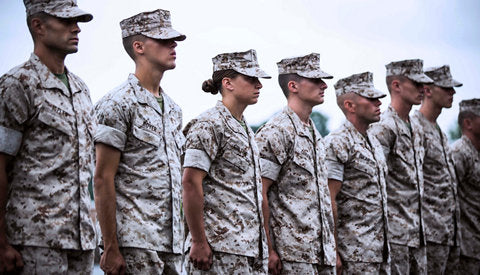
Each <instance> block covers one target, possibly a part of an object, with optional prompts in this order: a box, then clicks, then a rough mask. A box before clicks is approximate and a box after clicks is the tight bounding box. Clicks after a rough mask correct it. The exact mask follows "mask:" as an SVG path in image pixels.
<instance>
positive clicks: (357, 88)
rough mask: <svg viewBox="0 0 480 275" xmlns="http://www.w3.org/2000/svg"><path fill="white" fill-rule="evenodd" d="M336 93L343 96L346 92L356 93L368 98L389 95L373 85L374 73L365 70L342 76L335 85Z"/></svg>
mask: <svg viewBox="0 0 480 275" xmlns="http://www.w3.org/2000/svg"><path fill="white" fill-rule="evenodd" d="M334 87H335V94H336V95H337V97H338V96H341V95H343V94H346V93H356V94H359V95H361V96H363V97H366V98H382V97H385V96H387V95H386V94H385V93H384V92H382V91H380V90H377V89H375V87H374V86H373V74H372V73H371V72H364V73H360V74H354V75H351V76H349V77H345V78H342V79H340V80H338V81H337V83H335V85H334Z"/></svg>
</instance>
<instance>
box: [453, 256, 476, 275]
mask: <svg viewBox="0 0 480 275" xmlns="http://www.w3.org/2000/svg"><path fill="white" fill-rule="evenodd" d="M458 274H462V275H479V274H480V259H475V258H470V257H467V256H464V255H460V261H459V265H458Z"/></svg>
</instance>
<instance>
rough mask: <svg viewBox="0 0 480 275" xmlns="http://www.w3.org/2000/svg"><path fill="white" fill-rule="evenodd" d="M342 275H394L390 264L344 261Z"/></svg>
mask: <svg viewBox="0 0 480 275" xmlns="http://www.w3.org/2000/svg"><path fill="white" fill-rule="evenodd" d="M342 274H349V275H350V274H381V275H387V274H388V275H389V274H392V273H391V271H390V263H386V262H385V263H362V262H348V261H342Z"/></svg>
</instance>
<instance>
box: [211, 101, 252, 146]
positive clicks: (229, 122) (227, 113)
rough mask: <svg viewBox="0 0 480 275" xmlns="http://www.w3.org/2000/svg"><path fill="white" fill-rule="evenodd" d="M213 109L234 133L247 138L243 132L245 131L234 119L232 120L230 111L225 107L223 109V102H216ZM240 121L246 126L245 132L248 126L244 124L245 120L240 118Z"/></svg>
mask: <svg viewBox="0 0 480 275" xmlns="http://www.w3.org/2000/svg"><path fill="white" fill-rule="evenodd" d="M215 108H216V109H217V110H218V111H219V112H220V114H221V115H222V116H223V118H224V119H225V121H226V123H227V126H228V127H229V128H230V129H232V130H233V131H234V132H237V133H239V134H242V135H244V136H246V137H248V134H247V133H246V132H245V129H244V128H243V127H242V125H241V124H240V123H239V122H238V121H237V119H236V118H234V117H233V116H232V114H231V113H230V111H229V110H228V109H227V107H225V105H223V102H222V101H220V100H219V101H217V105H216V106H215ZM242 121H243V123H245V125H247V131H248V130H249V129H248V128H249V126H248V124H247V123H246V121H245V118H244V117H243V116H242Z"/></svg>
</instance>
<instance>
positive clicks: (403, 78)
mask: <svg viewBox="0 0 480 275" xmlns="http://www.w3.org/2000/svg"><path fill="white" fill-rule="evenodd" d="M24 4H25V7H26V12H27V24H28V28H29V30H30V32H31V35H32V37H33V42H34V52H33V53H32V55H31V57H30V59H29V60H28V61H27V62H25V63H23V64H22V65H20V66H18V67H15V68H13V69H12V70H10V71H9V72H7V73H6V74H4V75H3V76H2V77H1V78H0V98H1V101H0V273H6V272H12V271H15V272H19V273H21V274H90V273H91V272H92V268H93V261H94V249H95V248H96V246H97V242H96V229H95V225H94V221H93V219H92V217H91V214H90V211H91V207H90V197H89V192H88V183H89V182H90V181H91V180H92V177H93V180H94V183H95V184H94V186H95V187H94V190H95V206H96V212H97V217H98V221H99V225H100V228H101V233H102V234H101V235H102V239H101V244H100V247H101V248H102V250H103V254H102V256H101V260H100V267H101V268H102V269H103V270H104V271H105V273H107V274H124V273H126V274H182V273H183V274H185V273H187V274H266V273H267V272H269V273H272V274H340V273H343V274H410V273H412V274H426V273H429V274H455V273H462V274H479V270H480V221H479V219H480V201H479V200H478V198H479V197H480V188H479V186H480V99H472V100H466V101H462V102H461V103H460V114H459V124H460V127H461V129H462V133H463V135H462V137H461V139H460V140H458V141H457V142H456V143H455V144H453V145H452V147H451V148H449V146H448V144H447V138H446V136H445V134H444V133H443V132H442V131H441V129H440V128H439V127H438V124H437V123H436V120H437V118H438V116H439V115H440V113H441V111H442V109H443V108H450V107H451V105H452V100H453V95H454V94H455V90H454V87H459V86H461V85H462V84H461V83H459V82H457V81H455V80H453V79H452V76H451V74H450V70H449V67H448V66H442V67H437V68H431V69H427V70H425V71H424V70H423V62H422V60H419V59H415V60H404V61H399V62H392V63H390V64H388V65H386V69H387V77H386V81H387V86H388V90H389V93H390V96H391V103H390V106H389V107H388V109H387V110H386V111H385V112H384V113H383V114H382V115H380V109H379V106H380V104H381V103H380V100H379V99H380V98H382V97H385V96H386V95H385V93H383V92H382V91H379V90H377V89H375V87H374V86H373V77H372V73H370V72H364V73H360V74H354V75H352V76H349V77H346V78H343V79H340V80H338V81H337V82H336V83H335V85H334V87H335V93H336V97H337V104H338V106H339V107H340V109H341V111H342V112H343V114H344V115H345V117H346V120H345V122H344V123H343V125H341V126H340V128H339V129H337V130H335V131H333V132H332V133H331V134H330V135H328V136H327V137H326V138H325V139H323V138H322V137H321V136H320V134H319V132H318V131H317V129H315V126H314V124H313V123H312V120H311V119H310V118H309V116H310V114H311V112H312V108H313V107H314V106H316V105H318V104H322V103H323V101H324V92H325V89H326V88H327V84H326V83H325V82H324V79H331V78H333V77H332V76H331V75H330V74H328V73H326V72H324V71H322V70H321V69H320V56H319V54H316V53H312V54H309V55H306V56H302V57H295V58H286V59H283V60H281V61H280V62H278V63H277V65H278V70H279V76H278V82H279V84H280V88H281V90H282V91H283V93H284V95H285V97H286V98H287V102H288V103H287V106H285V108H284V109H283V110H282V111H281V112H280V113H278V114H276V115H275V116H274V117H273V118H272V119H271V120H270V121H269V122H267V123H266V124H265V125H264V126H263V127H261V128H260V129H259V130H258V132H257V133H256V134H255V133H253V132H252V130H251V129H250V127H249V126H248V124H247V122H246V121H245V119H244V118H243V115H242V114H243V112H244V110H245V108H246V107H247V106H249V105H252V104H255V103H256V102H257V100H258V97H259V90H260V89H261V88H262V84H261V83H260V81H259V78H270V76H269V75H268V74H267V73H265V72H264V71H263V70H261V69H260V67H259V65H258V62H257V57H256V53H255V51H254V50H249V51H246V52H235V53H222V54H219V55H217V56H215V57H214V58H213V75H212V79H209V80H207V81H205V82H204V83H203V86H202V89H203V90H204V91H205V92H207V93H212V94H217V93H220V95H221V100H220V101H218V102H217V104H216V106H214V107H213V108H211V109H208V110H207V111H205V112H204V113H202V114H201V115H200V116H198V117H197V118H196V119H194V120H192V121H191V122H190V123H188V125H186V127H185V128H183V127H182V111H181V109H180V107H179V106H178V105H177V104H176V103H175V102H173V101H172V99H171V98H170V97H169V96H168V95H167V94H166V93H165V92H164V91H163V90H162V88H161V87H160V82H161V79H162V77H163V74H164V72H165V71H167V70H171V69H174V68H175V59H176V54H175V47H176V46H177V41H182V40H184V39H185V38H186V36H185V35H183V34H181V33H179V32H177V31H176V30H174V29H173V28H172V25H171V21H170V13H169V12H168V11H166V10H155V11H152V12H143V13H140V14H137V15H135V16H132V17H130V18H127V19H125V20H123V21H121V23H120V27H121V30H122V38H123V45H124V47H125V50H126V52H127V53H128V55H129V56H130V57H131V58H132V59H133V61H134V62H135V65H136V67H135V73H134V74H130V75H129V76H128V79H127V81H125V82H124V83H123V84H121V85H120V86H119V87H117V88H115V89H113V90H112V91H111V92H109V93H108V94H106V95H105V96H104V97H103V98H102V99H101V100H100V101H99V102H98V103H97V104H96V105H95V106H92V103H91V100H90V96H89V92H88V88H87V87H86V85H85V84H84V82H83V81H82V80H81V79H80V78H79V77H77V76H76V75H74V74H73V73H72V72H70V71H69V70H68V69H67V68H66V67H65V65H64V60H65V57H66V56H67V55H68V54H72V53H75V52H77V51H78V33H79V32H80V28H79V27H78V24H77V23H78V22H88V21H90V20H92V18H93V17H92V15H91V14H89V13H87V12H84V11H82V10H80V9H79V8H78V6H77V5H76V1H75V0H24ZM418 104H421V107H420V110H419V111H416V112H415V113H414V114H413V115H412V116H410V115H409V113H410V110H411V108H412V105H418ZM182 130H183V131H182ZM94 165H95V167H94ZM94 168H95V169H94ZM92 171H95V172H94V174H93V172H92ZM182 176H183V177H182ZM184 221H186V224H187V225H188V230H185V228H184V227H185V226H184ZM187 232H188V233H187ZM462 235H463V241H462V242H461V241H460V240H461V239H460V236H462ZM185 236H186V237H185Z"/></svg>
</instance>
